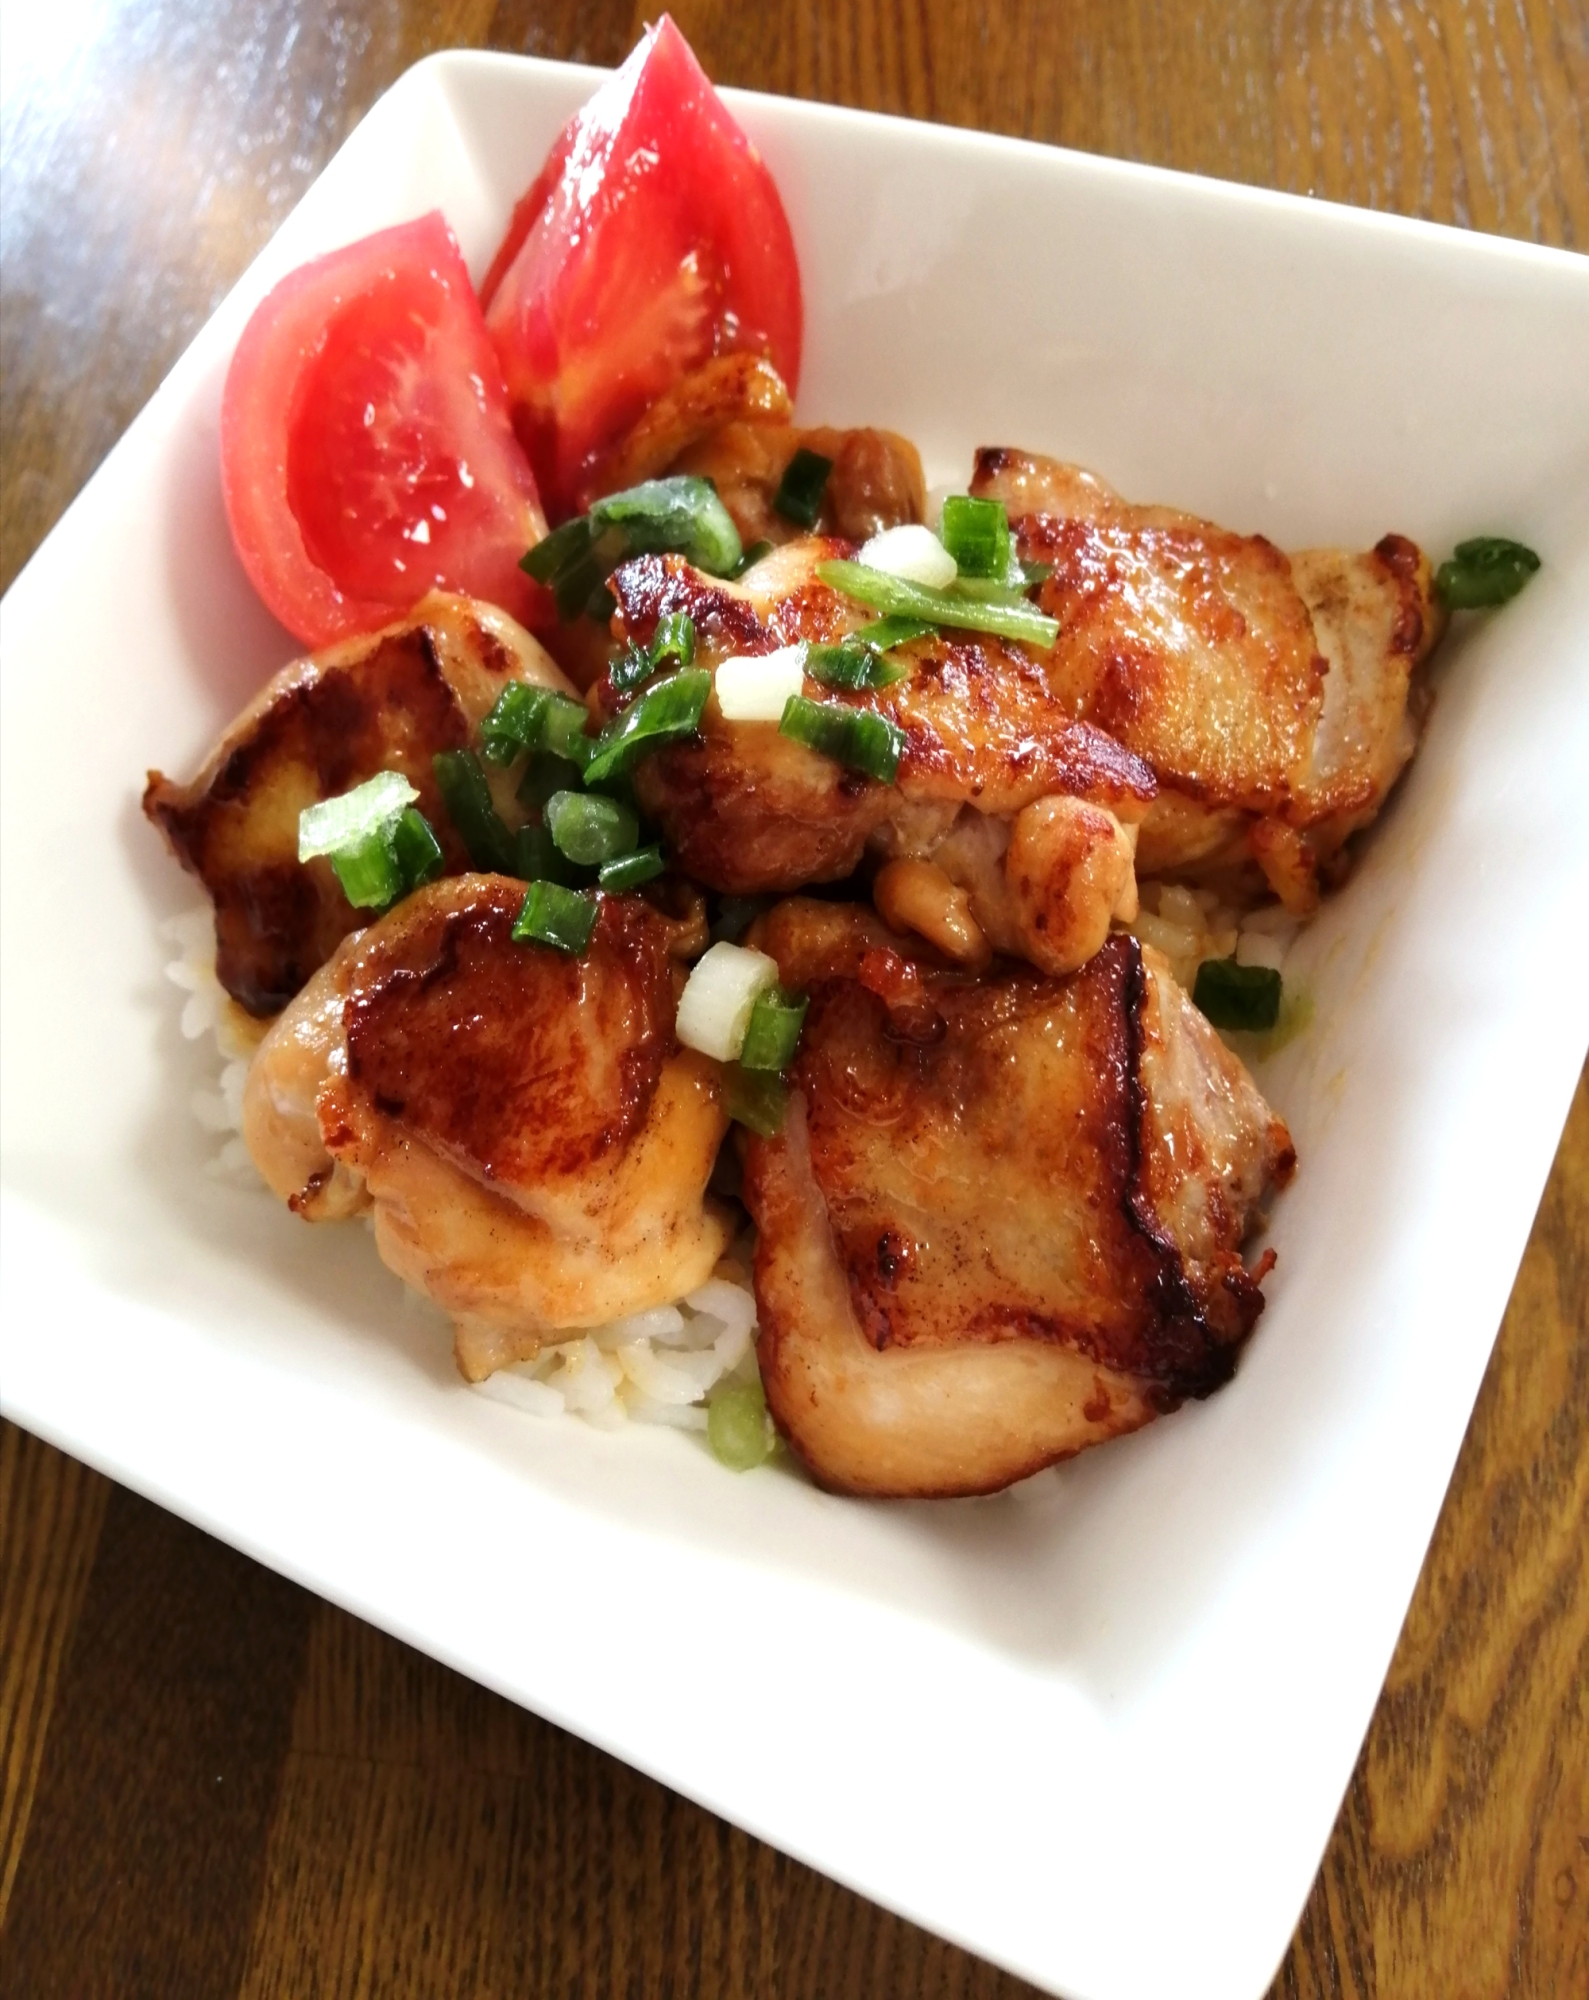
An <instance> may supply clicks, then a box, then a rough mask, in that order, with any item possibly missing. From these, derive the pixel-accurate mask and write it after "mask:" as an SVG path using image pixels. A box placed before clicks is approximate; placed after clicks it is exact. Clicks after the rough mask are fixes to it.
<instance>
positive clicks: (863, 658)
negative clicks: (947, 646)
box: [805, 638, 910, 688]
mask: <svg viewBox="0 0 1589 2000" xmlns="http://www.w3.org/2000/svg"><path fill="white" fill-rule="evenodd" d="M805 670H806V672H807V673H808V674H809V675H810V676H811V678H812V680H814V681H821V683H822V685H823V686H824V687H837V688H885V687H892V685H893V684H894V682H895V681H902V680H903V679H904V678H905V676H906V675H907V674H908V673H909V672H910V668H909V667H907V666H905V665H903V664H902V663H901V662H900V661H898V660H890V659H888V658H887V657H886V656H885V655H884V654H883V653H881V652H879V651H878V650H877V648H876V647H873V646H862V645H860V644H858V643H857V642H856V641H855V640H854V639H853V638H851V639H846V640H843V641H841V643H840V644H839V645H837V646H808V647H807V648H806V658H805Z"/></svg>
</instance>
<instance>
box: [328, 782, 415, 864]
mask: <svg viewBox="0 0 1589 2000" xmlns="http://www.w3.org/2000/svg"><path fill="white" fill-rule="evenodd" d="M418 797H419V793H418V792H417V791H416V790H415V788H414V787H413V785H411V784H410V783H409V781H408V779H407V778H405V777H404V776H403V774H402V772H401V771H377V772H376V774H375V776H374V777H373V778H366V779H365V781H364V783H363V784H362V785H355V786H354V787H353V789H352V790H351V791H349V792H343V793H341V794H340V795H339V796H338V797H337V798H334V799H321V800H320V801H319V802H318V803H317V804H315V805H312V806H305V807H304V809H303V811H302V812H301V813H299V815H298V859H299V860H300V861H313V860H314V859H315V858H316V857H317V856H319V855H322V854H335V853H336V852H337V851H338V850H339V849H351V848H354V847H357V846H358V845H359V844H360V843H361V842H362V841H364V840H366V839H367V838H368V837H369V836H370V835H371V834H372V833H382V832H387V831H389V830H390V828H391V827H392V825H393V823H394V822H395V821H396V819H397V817H398V815H399V814H400V813H402V812H403V811H405V810H406V808H407V807H409V806H411V805H412V804H413V802H414V800H415V799H417V798H418Z"/></svg>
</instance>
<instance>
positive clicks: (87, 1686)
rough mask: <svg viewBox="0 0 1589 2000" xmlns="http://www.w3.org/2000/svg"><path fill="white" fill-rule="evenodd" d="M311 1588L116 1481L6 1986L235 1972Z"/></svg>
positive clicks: (81, 1993)
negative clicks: (300, 1586) (305, 1589)
mask: <svg viewBox="0 0 1589 2000" xmlns="http://www.w3.org/2000/svg"><path fill="white" fill-rule="evenodd" d="M313 1612H314V1602H313V1600H312V1599H311V1598H310V1597H309V1596H307V1594H306V1593H305V1592H303V1591H302V1590H299V1589H298V1588H297V1587H296V1586H295V1585H293V1584H290V1583H287V1582H286V1581H284V1580H283V1579H282V1578H281V1577H278V1576H275V1575H273V1574H272V1573H271V1572H270V1571H269V1570H266V1569H262V1568H261V1567H260V1566H259V1564H258V1563H254V1562H250V1561H248V1560H247V1559H246V1558H245V1557H243V1556H240V1555H237V1554H236V1553H235V1552H234V1551H233V1550H231V1549H228V1548H226V1547H224V1546H223V1544H221V1543H220V1542H217V1541H213V1540H212V1539H211V1538H210V1537H209V1536H208V1535H203V1534H200V1533H199V1532H198V1531H197V1530H196V1529H194V1528H190V1527H189V1526H188V1525H187V1524H186V1523H185V1522H183V1521H179V1520H178V1519H177V1518H176V1517H175V1516H174V1515H172V1514H167V1513H164V1512H162V1510H161V1509H160V1508H158V1507H153V1506H151V1505H150V1504H149V1502H148V1501H146V1500H141V1499H139V1498H137V1497H136V1496H135V1495H134V1494H131V1493H128V1492H127V1491H126V1490H125V1489H123V1488H120V1487H117V1488H115V1489H113V1491H112V1493H111V1496H110V1500H109V1503H108V1505H107V1506H106V1508H105V1514H104V1522H103V1525H102V1527H101V1530H100V1535H99V1546H98V1552H97V1555H96V1557H95V1561H94V1568H93V1572H92V1575H91V1578H90V1581H89V1586H88V1591H87V1594H86V1597H85V1599H84V1603H83V1607H82V1610H81V1612H80V1614H79V1616H78V1619H77V1621H76V1628H75V1631H74V1633H73V1636H72V1643H71V1647H70V1651H69V1653H68V1655H67V1659H66V1663H65V1666H64V1668H63V1670H62V1673H61V1677H60V1685H59V1688H58V1690H57V1692H56V1697H55V1704H54V1712H53V1715H52V1717H51V1721H50V1729H49V1735H48V1737H47V1739H46V1741H45V1745H44V1757H43V1763H42V1766H41V1768H40V1771H39V1780H38V1787H37V1792H36V1795H35V1798H34V1801H33V1810H32V1813H31V1815H30V1817H29V1821H28V1827H27V1838H26V1841H25V1844H24V1846H23V1849H22V1859H21V1865H20V1867H19V1868H18V1870H17V1875H16V1885H15V1888H14V1889H13V1891H12V1896H11V1904H10V1909H9V1911H8V1913H7V1917H6V1924H5V1929H4V1932H3V1933H0V1991H5V1992H8V1993H15V1994H26V1995H29V1996H30V2000H55V1996H59V2000H101V1996H102V1997H103V2000H171V1996H174V1995H187V1994H193V1995H209V1994H228V1993H232V1992H235V1991H236V1988H237V1983H238V1980H239V1977H240V1975H241V1973H242V1968H243V1962H244V1957H245V1953H246V1951H247V1946H248V1938H249V1929H250V1920H251V1916H252V1912H253V1908H254V1903H255V1900H256V1896H257V1893H258V1884H259V1881H260V1876H261V1871H262V1866H263V1861H264V1842H265V1831H266V1828H267V1826H268V1825H269V1821H270V1816H271V1812H272V1809H273V1807H274V1804H275V1799H276V1793H277V1789H278V1782H279V1778H280V1771H281V1764H282V1759H283V1756H284V1753H285V1750H286V1745H287V1740H288V1732H289V1729H290V1725H291V1719H292V1700H293V1689H294V1687H295V1685H296V1683H297V1679H298V1672H299V1665H300V1662H301V1660H302V1656H303V1649H304V1641H305V1637H306V1635H307V1632H308V1627H309V1621H310V1619H311V1617H312V1616H313Z"/></svg>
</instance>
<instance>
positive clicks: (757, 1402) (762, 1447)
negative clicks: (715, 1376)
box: [706, 1382, 778, 1472]
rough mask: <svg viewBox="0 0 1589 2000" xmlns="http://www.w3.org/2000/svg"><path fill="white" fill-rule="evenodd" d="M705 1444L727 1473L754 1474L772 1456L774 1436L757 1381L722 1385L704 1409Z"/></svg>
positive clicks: (764, 1397)
mask: <svg viewBox="0 0 1589 2000" xmlns="http://www.w3.org/2000/svg"><path fill="white" fill-rule="evenodd" d="M706 1442H707V1444H708V1445H709V1446H710V1447H711V1452H712V1456H713V1458H715V1459H716V1460H717V1462H718V1464H719V1465H726V1466H727V1467H728V1469H729V1471H730V1472H754V1471H755V1469H756V1467H757V1466H758V1465H762V1464H765V1462H766V1461H767V1460H768V1459H769V1458H770V1457H771V1456H772V1454H773V1452H774V1451H775V1450H776V1449H777V1446H778V1433H777V1431H776V1430H775V1429H774V1428H773V1422H772V1418H771V1417H770V1416H768V1414H767V1397H766V1393H765V1391H764V1390H763V1388H762V1386H761V1384H760V1382H725V1383H724V1384H723V1386H722V1387H721V1388H720V1389H717V1390H716V1391H714V1393H713V1395H712V1398H711V1401H710V1402H709V1403H708V1404H707V1406H706Z"/></svg>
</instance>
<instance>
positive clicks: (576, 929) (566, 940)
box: [513, 882, 597, 958]
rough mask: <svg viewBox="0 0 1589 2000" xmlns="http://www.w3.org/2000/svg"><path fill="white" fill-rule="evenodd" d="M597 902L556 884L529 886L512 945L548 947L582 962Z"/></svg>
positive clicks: (546, 883)
mask: <svg viewBox="0 0 1589 2000" xmlns="http://www.w3.org/2000/svg"><path fill="white" fill-rule="evenodd" d="M596 916H597V899H596V897H595V896H594V895H592V894H591V893H590V892H589V891H588V890H586V891H580V890H577V889H565V888H564V887H563V886H562V885H561V883H558V882H532V883H531V884H530V887H529V893H528V894H527V895H526V896H525V898H524V907H523V908H522V909H521V910H520V911H519V914H518V918H517V920H516V921H515V923H514V926H513V940H514V942H515V944H527V943H531V942H533V943H536V944H549V945H554V946H555V947H556V948H557V950H559V951H566V952H568V953H569V954H570V955H571V956H572V957H574V958H582V957H583V956H584V954H585V950H586V948H587V946H588V945H589V944H590V934H591V932H592V931H593V930H594V929H595V928H596Z"/></svg>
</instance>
